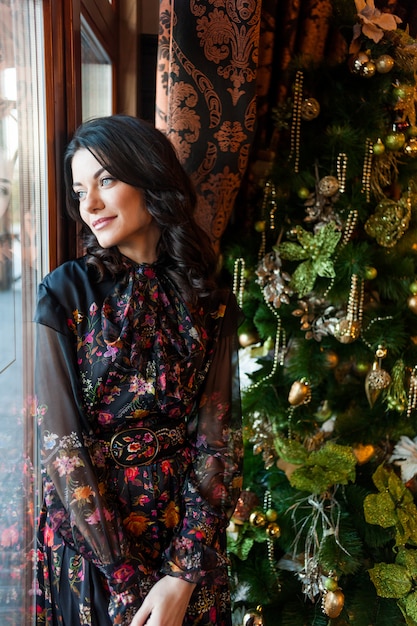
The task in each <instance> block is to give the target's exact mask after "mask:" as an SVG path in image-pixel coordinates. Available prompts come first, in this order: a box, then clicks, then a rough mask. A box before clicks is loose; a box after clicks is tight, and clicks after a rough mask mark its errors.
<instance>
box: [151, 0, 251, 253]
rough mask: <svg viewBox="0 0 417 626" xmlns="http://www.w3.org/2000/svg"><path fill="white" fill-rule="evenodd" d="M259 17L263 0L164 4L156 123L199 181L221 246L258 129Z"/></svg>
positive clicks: (205, 219)
mask: <svg viewBox="0 0 417 626" xmlns="http://www.w3.org/2000/svg"><path fill="white" fill-rule="evenodd" d="M260 15H261V2H259V1H258V0H247V1H246V2H241V1H239V0H209V1H207V0H204V1H203V0H202V1H199V0H161V2H160V32H159V42H158V72H157V89H156V126H157V127H158V128H159V129H160V130H162V131H163V132H165V133H166V134H167V136H168V137H169V138H170V139H171V141H172V142H173V144H174V146H175V147H176V149H177V152H178V155H179V157H180V159H181V162H182V163H183V165H184V167H185V169H186V170H187V171H188V173H189V174H190V175H191V177H192V179H193V181H194V184H195V186H196V190H197V194H198V207H197V219H198V221H199V223H200V225H201V226H202V227H203V228H204V229H205V230H206V231H207V232H208V233H209V234H210V236H211V238H212V241H213V244H214V246H215V248H216V249H219V245H220V238H221V236H222V234H223V232H224V230H225V228H226V226H227V223H228V220H229V217H230V214H231V212H232V210H233V206H234V202H235V198H236V195H237V192H238V190H239V187H240V184H241V181H242V178H243V176H244V173H245V171H246V168H247V165H248V159H249V154H250V148H251V144H252V141H253V136H254V132H255V124H256V74H257V66H258V52H259V29H260Z"/></svg>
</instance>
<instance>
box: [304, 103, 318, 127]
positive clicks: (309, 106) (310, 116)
mask: <svg viewBox="0 0 417 626" xmlns="http://www.w3.org/2000/svg"><path fill="white" fill-rule="evenodd" d="M319 114H320V104H319V102H318V101H317V100H316V99H315V98H306V99H305V100H304V101H303V103H302V104H301V119H303V120H304V121H307V122H308V121H310V120H314V119H315V118H316V117H318V115H319Z"/></svg>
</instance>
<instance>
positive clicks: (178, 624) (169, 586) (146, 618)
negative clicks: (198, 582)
mask: <svg viewBox="0 0 417 626" xmlns="http://www.w3.org/2000/svg"><path fill="white" fill-rule="evenodd" d="M194 588H195V585H194V584H193V583H188V582H187V581H185V580H182V579H181V578H175V577H174V576H164V578H161V580H158V582H157V583H156V584H155V585H154V586H153V587H152V589H151V590H150V592H149V593H148V595H147V596H146V598H145V600H144V601H143V604H142V606H141V607H140V609H139V611H138V612H137V613H136V615H135V617H134V618H133V620H132V622H131V626H144V624H146V626H182V624H183V621H184V615H185V612H186V610H187V607H188V604H189V602H190V598H191V594H192V593H193V591H194Z"/></svg>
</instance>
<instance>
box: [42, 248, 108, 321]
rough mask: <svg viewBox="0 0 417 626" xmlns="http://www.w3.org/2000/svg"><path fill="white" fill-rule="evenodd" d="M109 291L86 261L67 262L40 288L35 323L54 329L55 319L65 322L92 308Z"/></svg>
mask: <svg viewBox="0 0 417 626" xmlns="http://www.w3.org/2000/svg"><path fill="white" fill-rule="evenodd" d="M105 288H106V286H105V285H104V284H103V283H100V282H99V281H98V280H97V275H96V273H95V270H94V268H91V267H90V266H89V265H87V263H86V259H85V257H80V258H78V259H74V260H71V261H66V262H65V263H63V264H62V265H59V266H58V267H57V268H56V269H54V270H52V271H51V272H49V274H47V275H46V276H45V277H44V279H43V280H42V282H41V283H40V284H39V287H38V299H37V308H36V314H35V320H36V321H38V322H42V323H46V324H47V325H50V321H49V320H50V319H51V318H63V317H65V316H67V315H68V314H69V312H71V311H74V310H76V309H78V310H83V309H85V308H86V307H87V308H88V307H89V305H90V304H91V303H92V302H94V301H96V300H100V299H101V297H102V294H101V292H102V291H103V289H105Z"/></svg>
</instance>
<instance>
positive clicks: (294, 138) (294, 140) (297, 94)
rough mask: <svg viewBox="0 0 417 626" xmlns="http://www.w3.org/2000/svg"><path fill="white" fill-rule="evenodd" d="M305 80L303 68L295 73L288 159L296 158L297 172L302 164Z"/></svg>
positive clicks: (295, 168) (295, 166)
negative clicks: (301, 147)
mask: <svg viewBox="0 0 417 626" xmlns="http://www.w3.org/2000/svg"><path fill="white" fill-rule="evenodd" d="M303 82H304V74H303V72H302V71H301V70H298V72H297V73H296V75H295V81H294V102H293V111H292V122H291V134H290V155H289V157H288V160H289V161H291V159H292V158H294V172H295V173H296V174H297V173H298V171H299V164H300V141H301V109H302V103H303Z"/></svg>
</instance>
